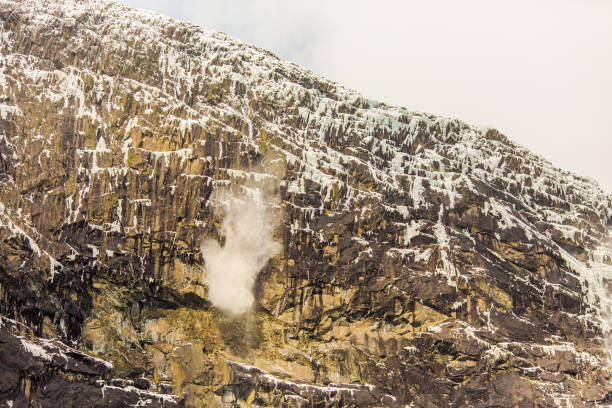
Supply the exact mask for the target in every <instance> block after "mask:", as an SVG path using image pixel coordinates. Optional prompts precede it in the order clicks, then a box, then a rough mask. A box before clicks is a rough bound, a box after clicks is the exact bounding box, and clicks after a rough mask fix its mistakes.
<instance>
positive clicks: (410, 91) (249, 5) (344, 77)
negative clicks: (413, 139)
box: [123, 0, 612, 192]
mask: <svg viewBox="0 0 612 408" xmlns="http://www.w3.org/2000/svg"><path fill="white" fill-rule="evenodd" d="M123 1H124V2H125V3H127V4H129V5H131V6H134V7H138V8H146V9H151V10H154V11H158V12H160V13H162V14H165V15H168V16H171V17H174V18H178V19H181V20H187V21H191V22H193V23H196V24H199V25H201V26H204V27H207V28H211V29H216V30H220V31H223V32H225V33H227V34H229V35H231V36H233V37H236V38H238V39H241V40H243V41H245V42H248V43H251V44H255V45H258V46H261V47H263V48H267V49H269V50H270V51H272V52H274V53H275V54H276V55H278V56H279V57H281V58H284V59H288V60H290V61H293V62H295V63H297V64H300V65H302V66H304V67H307V68H310V69H312V70H313V71H315V72H317V73H320V74H322V75H324V76H326V77H328V78H329V79H332V80H334V81H337V82H340V83H342V84H343V85H346V86H348V87H351V88H354V89H357V90H358V91H360V92H361V93H363V94H364V95H365V96H367V97H370V98H374V99H377V100H380V101H384V102H387V103H391V104H395V105H401V106H404V107H406V108H408V109H410V110H417V111H425V112H430V113H435V114H440V115H445V116H450V117H454V118H459V119H462V120H464V121H466V122H469V123H473V124H476V125H481V126H491V127H495V128H497V129H499V130H500V131H501V132H503V133H504V134H506V135H507V136H508V137H510V138H511V139H513V140H515V141H517V142H518V143H520V144H522V145H523V146H526V147H528V148H529V149H531V150H533V151H534V152H536V153H538V154H540V155H542V156H544V157H546V158H547V159H548V160H550V161H551V162H552V163H554V164H555V165H557V166H560V167H562V168H565V169H568V170H572V171H574V172H576V173H578V174H581V175H585V176H590V177H593V178H595V179H596V180H597V181H598V182H599V183H600V185H601V186H602V187H603V188H604V189H605V190H607V191H609V192H612V1H610V0H537V1H535V0H512V1H505V2H501V1H491V0H462V1H457V0H428V1H408V0H402V1H399V0H398V1H392V0H379V1H362V0H309V1H297V0H123Z"/></svg>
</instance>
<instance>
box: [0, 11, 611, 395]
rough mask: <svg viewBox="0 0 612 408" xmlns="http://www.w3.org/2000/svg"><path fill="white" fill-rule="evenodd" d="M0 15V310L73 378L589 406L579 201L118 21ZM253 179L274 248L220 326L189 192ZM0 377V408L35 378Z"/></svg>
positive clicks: (397, 122)
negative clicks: (268, 196) (78, 358)
mask: <svg viewBox="0 0 612 408" xmlns="http://www.w3.org/2000/svg"><path fill="white" fill-rule="evenodd" d="M0 20H1V24H2V26H1V27H2V29H1V33H0V50H1V58H0V288H1V293H2V302H1V303H0V311H1V312H2V314H3V315H5V316H6V317H7V318H10V319H15V320H17V321H19V322H22V323H23V324H25V325H27V326H29V327H31V329H32V330H33V332H32V334H31V335H35V336H38V337H43V338H59V339H61V340H62V341H63V342H65V343H68V344H71V345H72V346H73V347H75V348H79V349H81V350H82V351H83V352H86V353H89V354H91V355H94V356H96V357H99V358H103V359H106V360H109V361H112V363H113V369H112V371H111V373H110V374H107V373H106V372H104V371H100V372H99V373H97V374H96V375H97V376H98V377H100V376H101V377H105V378H110V376H116V377H124V378H132V379H136V378H139V377H142V376H145V377H147V378H148V379H149V380H150V381H151V382H152V384H153V385H152V388H153V389H155V390H156V391H158V392H168V393H174V394H178V395H183V396H184V398H185V404H186V405H187V406H238V405H239V404H251V405H254V406H268V405H271V406H321V407H323V406H351V405H353V406H376V405H378V406H405V405H409V406H410V404H413V405H412V406H508V407H513V406H517V405H520V406H532V405H533V406H543V407H548V406H550V407H554V406H561V407H565V406H567V407H569V406H595V405H599V404H603V403H605V402H610V401H612V393H611V392H610V391H609V390H610V387H611V386H610V374H609V372H608V369H607V368H606V364H607V353H609V352H610V348H609V345H608V338H609V335H610V322H609V314H610V303H609V295H608V292H609V289H610V278H611V277H612V266H611V263H612V256H611V253H610V239H611V231H612V230H611V228H610V227H611V226H612V197H611V196H609V195H606V194H605V193H603V192H602V191H601V190H600V189H599V187H598V186H597V184H596V183H595V182H593V181H591V180H588V179H584V178H580V177H577V176H575V175H573V174H570V173H567V172H564V171H562V170H559V169H556V168H554V167H553V166H552V165H551V164H550V163H549V162H547V161H545V160H544V159H542V158H540V157H538V156H536V155H534V154H532V153H530V152H529V151H527V150H526V149H524V148H521V147H520V146H517V145H516V144H514V143H513V142H511V141H510V140H508V139H507V138H506V137H504V136H503V135H501V134H499V132H497V131H495V130H493V129H478V128H475V127H473V126H470V125H468V124H465V123H463V122H460V121H458V120H452V119H448V118H442V117H437V116H433V115H428V114H422V113H415V112H409V111H407V110H405V109H403V108H396V107H392V106H388V105H385V104H383V103H379V102H376V101H371V100H368V99H366V98H364V97H363V96H361V95H359V94H358V93H356V92H354V91H351V90H348V89H345V88H343V87H341V86H340V85H338V84H335V83H332V82H330V81H327V80H325V79H324V78H321V77H319V76H317V75H315V74H313V73H312V72H309V71H307V70H304V69H302V68H300V67H298V66H296V65H294V64H291V63H288V62H284V61H282V60H279V59H278V58H276V57H275V56H274V55H272V54H270V53H269V52H267V51H265V50H261V49H258V48H255V47H252V46H249V45H246V44H243V43H240V42H238V41H236V40H233V39H232V38H229V37H227V36H225V35H224V34H221V33H217V32H213V31H208V30H205V29H202V28H199V27H197V26H194V25H191V24H187V23H183V22H177V21H174V20H171V19H168V18H165V17H162V16H159V15H157V14H154V13H149V12H145V11H141V10H134V9H130V8H128V7H126V6H123V5H121V4H117V3H113V2H107V1H79V0H60V1H45V0H33V1H25V0H23V1H13V0H0ZM254 185H255V186H265V188H266V189H269V190H271V191H272V194H273V195H274V196H275V197H277V200H273V202H275V201H277V205H271V210H272V211H274V212H275V214H276V215H277V216H278V218H279V219H280V226H279V228H277V230H276V231H275V234H276V239H277V240H278V241H279V242H280V243H281V244H282V251H281V253H280V254H278V256H276V257H275V258H274V259H272V260H271V261H270V262H269V263H268V265H267V266H266V267H265V268H264V270H263V271H262V272H261V273H260V274H259V276H258V279H257V282H256V286H255V297H256V305H255V307H254V310H253V312H252V313H249V314H247V315H246V316H242V317H238V318H235V317H228V316H226V315H224V314H223V313H222V312H220V311H219V310H217V308H215V307H214V306H213V305H211V304H210V302H209V301H208V296H207V290H208V288H207V287H206V285H205V284H204V278H203V276H204V275H203V274H205V273H206V265H205V264H204V262H203V259H202V255H201V253H200V244H201V242H202V240H203V239H204V238H206V237H211V236H212V237H217V238H218V237H219V234H220V219H221V217H222V214H221V215H220V213H219V211H217V209H218V208H219V207H220V206H222V204H223V203H220V202H218V200H216V199H215V195H213V194H212V193H213V191H215V190H219V191H221V190H231V191H233V192H234V194H238V195H239V194H241V193H243V194H248V192H249V191H250V190H249V189H252V188H253V186H254ZM262 188H263V187H262ZM7 321H8V320H7ZM3 324H4V323H3ZM11 324H13V325H18V323H11ZM14 331H15V330H13V331H12V332H11V333H13V332H14ZM7 333H8V332H7ZM2 335H3V336H4V335H5V334H4V332H2ZM16 335H17V334H15V333H13V334H10V333H9V334H6V336H7V338H10V336H16ZM37 341H38V342H44V341H47V340H37ZM13 343H15V340H10V341H9V340H7V341H6V342H0V351H1V352H2V353H7V352H8V351H7V350H12V349H9V348H7V347H8V346H6V345H10V344H13ZM15 344H19V343H15ZM11 347H13V349H14V348H15V347H14V346H11ZM63 347H66V346H63ZM26 351H27V350H26ZM3 355H5V354H3ZM14 372H15V373H17V374H15V375H13V376H12V377H11V378H10V379H9V380H6V381H3V382H0V384H1V385H2V387H3V389H2V390H1V391H2V393H0V394H1V395H2V396H0V404H9V405H10V403H9V401H13V400H15V401H26V400H28V399H31V398H32V397H31V396H32V395H40V394H41V393H43V390H44V386H45V384H47V381H49V378H50V377H49V375H45V376H41V375H39V374H37V373H36V372H33V371H29V370H28V369H26V368H23V367H21V368H19V367H18V368H15V369H14ZM49 372H51V373H52V372H54V371H53V370H50V371H49ZM58 375H59V374H58ZM51 378H53V377H52V375H51ZM62 378H63V377H62ZM76 380H77V381H81V380H83V379H82V378H80V377H79V378H77V379H76ZM84 381H85V380H84ZM91 381H94V380H93V379H91ZM100 381H102V382H104V380H100ZM108 381H110V380H107V382H108ZM26 384H28V385H27V387H26ZM100 384H102V383H100ZM105 384H106V383H105ZM108 384H110V383H108ZM100 386H101V387H103V385H100ZM108 386H110V385H108ZM26 389H27V392H26ZM83 390H85V391H83V392H84V393H86V392H90V391H87V389H86V388H83ZM37 392H38V393H39V394H37ZM2 398H5V400H4V401H3V400H2ZM156 398H157V397H156ZM126 401H127V400H126ZM152 401H153V400H152ZM159 401H161V402H159ZM159 401H158V400H155V402H151V404H153V403H158V402H159V403H161V404H166V403H167V404H176V403H177V402H176V401H177V400H175V399H172V398H170V397H167V399H163V398H160V399H159ZM120 402H121V401H119V402H118V403H120ZM67 403H68V404H69V402H64V405H65V404H67ZM126 403H127V404H145V403H146V401H145V400H138V401H136V400H131V401H127V402H126ZM118 406H120V405H118ZM167 406H171V405H167Z"/></svg>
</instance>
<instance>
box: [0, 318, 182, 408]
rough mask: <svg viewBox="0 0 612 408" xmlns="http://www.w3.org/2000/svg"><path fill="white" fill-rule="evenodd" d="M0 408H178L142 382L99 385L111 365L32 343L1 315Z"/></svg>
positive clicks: (50, 343)
mask: <svg viewBox="0 0 612 408" xmlns="http://www.w3.org/2000/svg"><path fill="white" fill-rule="evenodd" d="M0 351H1V352H2V359H1V360H0V370H2V375H0V394H1V395H2V397H0V398H1V400H0V404H2V406H3V407H5V406H9V407H73V406H75V407H76V406H88V407H117V408H119V407H122V408H123V407H141V406H150V407H159V408H162V407H180V406H183V405H182V401H181V400H180V398H178V397H175V396H168V395H161V394H156V393H152V392H148V391H144V390H143V389H146V388H149V385H150V384H149V382H148V381H147V380H145V379H139V380H137V381H126V380H104V378H105V377H107V376H108V374H109V372H110V371H111V370H112V369H113V366H112V364H110V363H108V362H106V361H104V360H100V359H97V358H93V357H91V356H88V355H86V354H84V353H82V352H80V351H78V350H75V349H73V348H70V347H68V346H66V345H65V344H63V343H61V342H59V341H57V340H46V339H36V338H34V334H33V333H32V331H31V330H30V329H29V328H27V327H26V326H24V325H22V324H20V323H17V322H15V321H14V320H10V319H7V318H5V317H2V316H0Z"/></svg>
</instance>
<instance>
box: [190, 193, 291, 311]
mask: <svg viewBox="0 0 612 408" xmlns="http://www.w3.org/2000/svg"><path fill="white" fill-rule="evenodd" d="M242 189H243V191H242V192H241V193H240V194H238V193H235V192H234V193H232V192H228V191H224V190H215V191H214V192H213V196H212V197H211V200H212V202H214V203H216V204H218V205H217V207H216V211H217V212H218V211H221V212H222V213H223V215H224V218H223V222H222V224H221V228H220V230H219V233H220V235H221V236H222V239H221V240H222V241H223V244H220V243H219V242H217V240H214V239H206V240H204V241H203V242H202V245H201V251H202V256H203V258H204V262H205V267H206V273H205V277H204V280H205V282H206V284H207V285H208V297H209V300H210V301H211V302H212V303H213V305H215V306H216V307H218V308H219V309H221V310H223V311H224V312H226V313H228V314H231V315H239V314H242V313H245V312H247V311H248V310H249V309H250V308H251V306H252V305H253V301H254V295H253V286H254V284H255V278H256V277H257V274H258V273H259V271H261V269H262V268H263V267H264V266H265V265H266V263H267V262H268V261H269V260H270V258H272V257H273V256H274V255H275V254H277V253H278V252H279V251H280V249H281V246H280V244H279V243H278V242H276V241H275V240H274V237H273V231H274V229H275V227H276V226H277V225H278V220H279V217H278V216H276V217H275V216H274V208H275V206H276V204H277V200H275V199H274V196H273V194H271V193H270V189H267V188H266V186H265V185H257V186H254V187H249V188H247V187H243V188H242ZM218 215H220V214H218Z"/></svg>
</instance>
